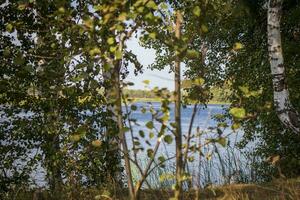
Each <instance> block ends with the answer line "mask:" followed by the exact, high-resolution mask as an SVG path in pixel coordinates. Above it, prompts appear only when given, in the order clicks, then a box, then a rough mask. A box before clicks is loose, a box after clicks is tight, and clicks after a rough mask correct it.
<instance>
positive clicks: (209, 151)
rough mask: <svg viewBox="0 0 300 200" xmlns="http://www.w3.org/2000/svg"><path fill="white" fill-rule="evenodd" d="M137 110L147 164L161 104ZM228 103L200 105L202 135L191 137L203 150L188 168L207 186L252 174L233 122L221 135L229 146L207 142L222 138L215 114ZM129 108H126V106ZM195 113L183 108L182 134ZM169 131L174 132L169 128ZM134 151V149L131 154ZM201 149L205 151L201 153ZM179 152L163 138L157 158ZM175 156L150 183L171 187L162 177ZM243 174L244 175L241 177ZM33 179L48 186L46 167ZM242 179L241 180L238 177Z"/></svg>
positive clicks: (197, 181)
mask: <svg viewBox="0 0 300 200" xmlns="http://www.w3.org/2000/svg"><path fill="white" fill-rule="evenodd" d="M135 105H136V106H137V110H135V111H132V113H131V115H130V118H132V119H136V120H137V121H136V124H132V127H133V136H134V137H139V138H140V139H139V142H140V143H141V146H142V147H144V151H139V152H138V156H137V160H138V162H139V163H140V165H142V166H145V165H146V164H147V162H148V156H147V149H150V148H154V146H155V145H156V143H157V137H156V134H155V133H154V137H152V138H149V136H150V132H151V131H153V130H150V129H148V128H147V127H146V123H147V122H148V121H150V120H151V119H152V117H151V116H152V115H151V113H150V112H149V109H150V108H152V109H153V110H159V109H160V106H161V104H160V103H158V102H153V103H146V102H138V103H135ZM142 107H144V108H145V109H146V110H147V112H145V113H142V112H141V108H142ZM170 108H171V109H170V121H171V122H172V121H174V104H170ZM226 108H227V106H226V105H213V104H211V105H208V106H207V107H204V106H202V107H200V108H199V109H198V110H197V113H196V116H195V119H194V123H193V126H192V127H193V128H192V133H193V134H195V133H196V132H197V131H196V130H198V132H199V131H200V133H201V136H199V135H198V136H196V137H194V138H193V139H192V140H191V145H194V146H195V147H199V149H200V151H196V152H195V153H190V154H189V156H190V160H191V161H192V160H194V161H193V162H188V164H187V168H188V170H189V173H190V174H191V175H192V177H193V183H194V184H197V185H202V186H203V185H207V184H210V183H213V184H223V183H228V182H229V181H232V180H233V177H234V176H237V175H239V176H240V175H241V173H243V174H245V175H248V174H249V173H251V169H249V167H248V166H249V163H250V162H251V161H250V160H248V159H247V158H246V157H245V156H244V154H242V153H241V152H240V151H239V150H238V149H237V148H235V144H236V143H237V142H238V141H239V140H240V138H241V136H242V131H241V130H240V131H238V132H233V131H232V130H231V128H230V121H229V120H227V121H226V122H227V123H228V124H229V127H228V128H224V129H223V130H222V134H221V136H222V137H224V138H226V143H228V144H227V145H226V147H223V146H221V145H220V144H215V145H214V144H208V145H204V143H205V141H207V140H206V139H209V138H218V136H219V134H220V133H219V134H218V133H217V131H216V129H214V127H216V126H217V124H218V122H217V121H216V120H214V118H213V117H214V115H216V114H223V113H224V112H225V110H224V109H226ZM124 111H125V108H124ZM192 113H193V105H188V106H186V107H185V108H182V111H181V117H182V118H181V120H182V133H183V135H186V134H187V132H188V128H189V125H190V120H191V116H192ZM154 126H155V127H156V128H157V129H159V128H160V126H161V124H160V123H158V122H154ZM140 130H142V131H144V133H145V137H144V138H142V137H140V136H139V131H140ZM153 132H155V131H153ZM166 134H170V135H171V132H170V131H168V132H167V133H166ZM126 138H127V141H128V146H129V148H130V149H132V146H133V145H132V139H131V134H130V132H126ZM183 143H185V138H183ZM132 152H133V151H131V155H132V156H133V154H132ZM200 152H201V153H200ZM174 155H175V144H174V141H173V142H172V143H171V144H167V143H165V142H164V141H163V140H162V143H161V144H160V147H159V149H158V152H157V155H156V158H158V157H160V156H163V157H164V158H165V159H170V158H172V157H174ZM174 160H175V159H174V158H173V159H170V160H169V161H168V162H166V163H165V165H166V166H165V167H164V168H161V167H157V168H155V170H153V173H152V174H151V175H150V176H149V179H148V182H149V183H150V184H151V185H152V187H169V186H170V185H172V184H173V183H174V181H173V180H159V179H160V178H161V176H162V175H163V174H172V173H174V171H175V165H174ZM157 163H158V160H156V162H155V163H153V166H154V165H156V164H157ZM132 168H133V175H134V177H135V178H136V179H138V178H139V173H138V172H137V168H136V167H134V165H133V167H132ZM240 177H241V176H240ZM32 179H33V180H35V182H36V183H37V184H38V185H40V186H44V185H45V184H46V182H45V171H44V170H43V169H42V167H40V166H39V167H38V168H37V170H36V171H35V172H34V173H33V174H32ZM235 181H236V180H235ZM238 181H239V180H238Z"/></svg>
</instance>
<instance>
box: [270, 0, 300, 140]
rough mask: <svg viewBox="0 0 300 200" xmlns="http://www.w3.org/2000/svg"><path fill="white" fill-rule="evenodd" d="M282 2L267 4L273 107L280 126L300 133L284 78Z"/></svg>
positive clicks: (299, 123)
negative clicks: (281, 26) (280, 123)
mask: <svg viewBox="0 0 300 200" xmlns="http://www.w3.org/2000/svg"><path fill="white" fill-rule="evenodd" d="M282 2H283V0H269V2H268V51H269V60H270V66H271V74H272V81H273V91H274V105H275V109H276V112H277V116H278V118H279V119H280V121H281V122H282V124H283V125H284V126H285V127H287V128H289V129H291V130H292V131H293V132H294V133H298V134H299V133H300V116H299V113H298V112H297V111H296V110H295V109H294V108H293V107H292V105H291V102H290V98H289V91H288V85H287V82H286V76H285V66H284V60H283V53H282V45H281V33H280V19H281V11H282Z"/></svg>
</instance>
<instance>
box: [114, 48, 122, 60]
mask: <svg viewBox="0 0 300 200" xmlns="http://www.w3.org/2000/svg"><path fill="white" fill-rule="evenodd" d="M115 58H116V60H120V59H121V58H122V52H121V51H119V50H117V51H116V52H115Z"/></svg>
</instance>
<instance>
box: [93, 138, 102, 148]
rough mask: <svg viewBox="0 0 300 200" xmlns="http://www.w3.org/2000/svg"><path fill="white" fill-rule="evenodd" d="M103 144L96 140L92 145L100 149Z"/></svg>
mask: <svg viewBox="0 0 300 200" xmlns="http://www.w3.org/2000/svg"><path fill="white" fill-rule="evenodd" d="M101 144H102V142H101V141H100V140H94V141H92V145H93V146H94V147H100V146H101Z"/></svg>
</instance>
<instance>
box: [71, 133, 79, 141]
mask: <svg viewBox="0 0 300 200" xmlns="http://www.w3.org/2000/svg"><path fill="white" fill-rule="evenodd" d="M80 138H81V137H80V135H79V134H76V135H71V136H70V140H71V141H72V142H78V141H79V140H80Z"/></svg>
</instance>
